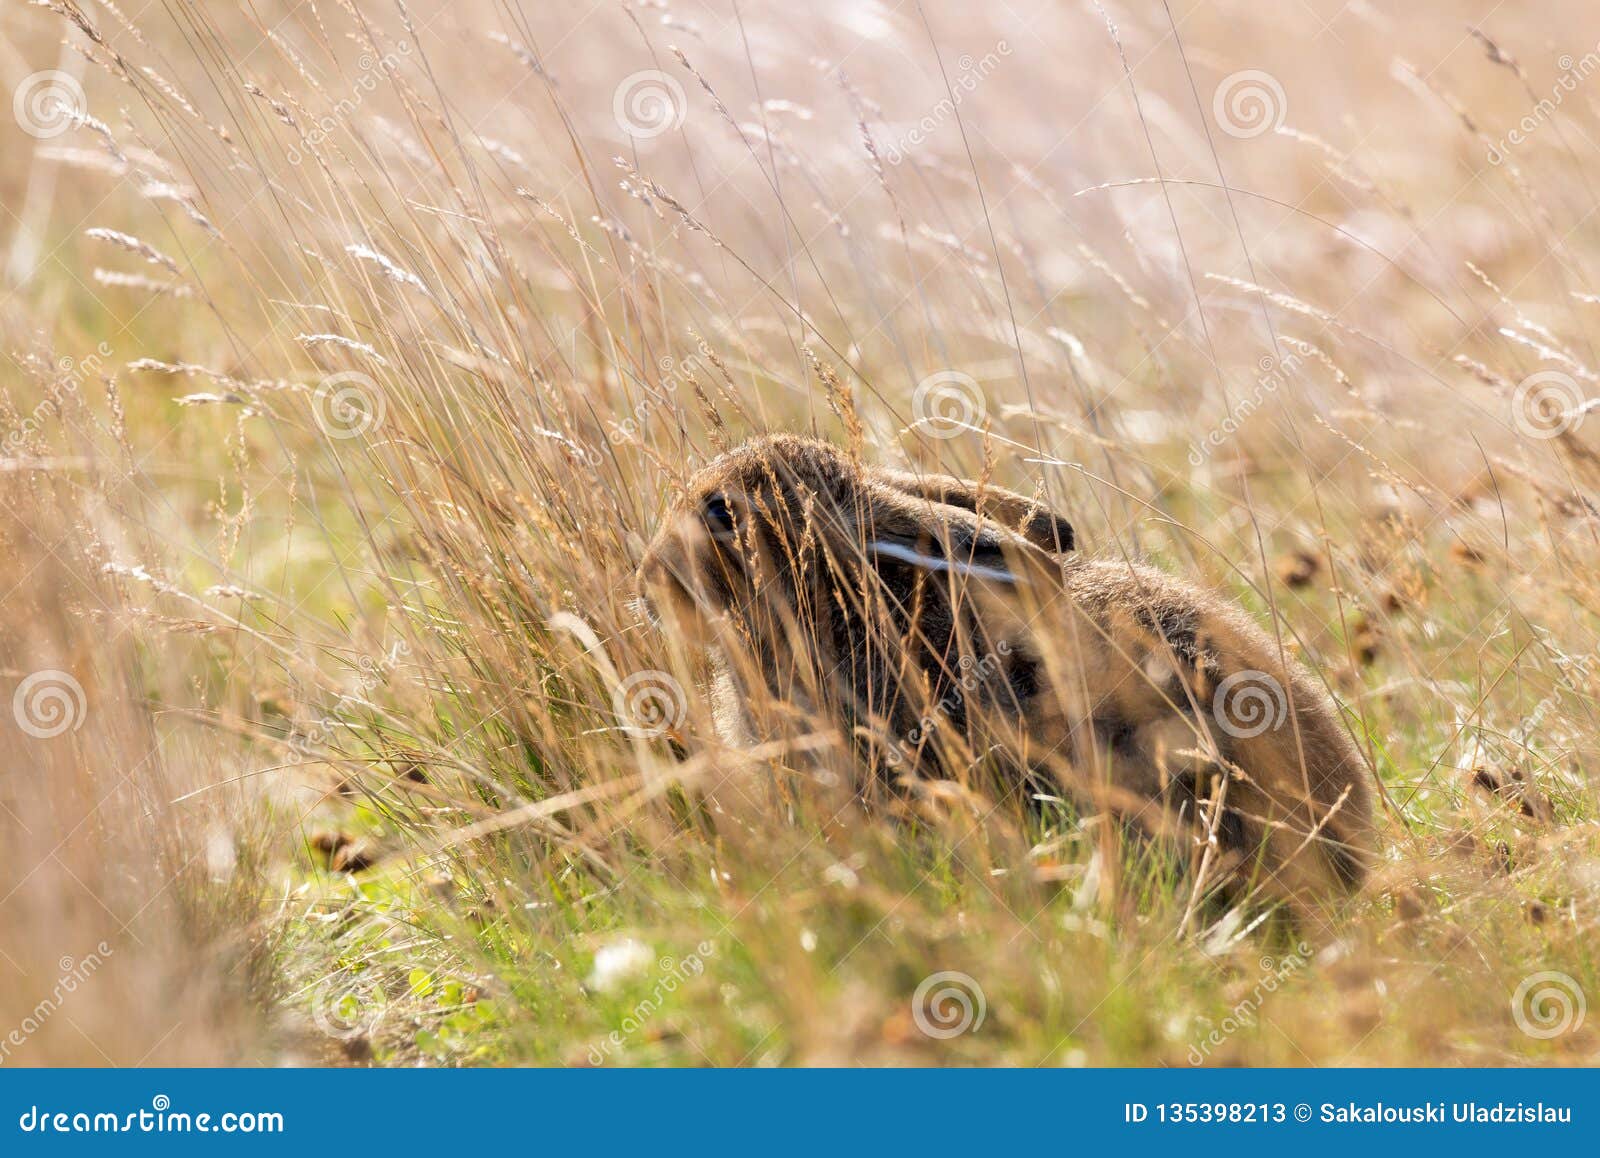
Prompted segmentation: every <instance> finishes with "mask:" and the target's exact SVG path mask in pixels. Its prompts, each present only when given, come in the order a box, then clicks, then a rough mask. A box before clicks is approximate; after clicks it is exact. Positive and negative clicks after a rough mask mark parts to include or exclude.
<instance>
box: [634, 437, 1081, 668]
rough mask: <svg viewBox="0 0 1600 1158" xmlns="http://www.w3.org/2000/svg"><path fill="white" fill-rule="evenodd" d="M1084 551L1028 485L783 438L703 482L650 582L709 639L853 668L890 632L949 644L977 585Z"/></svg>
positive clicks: (685, 503)
mask: <svg viewBox="0 0 1600 1158" xmlns="http://www.w3.org/2000/svg"><path fill="white" fill-rule="evenodd" d="M1072 546H1073V533H1072V528H1071V526H1070V525H1068V523H1067V522H1066V521H1065V520H1064V519H1061V518H1059V517H1058V516H1056V515H1054V514H1052V513H1051V512H1049V511H1048V510H1046V509H1045V508H1043V507H1042V506H1040V504H1038V503H1036V502H1033V501H1031V500H1029V499H1027V498H1024V497H1023V496H1021V495H1018V494H1013V493H1012V492H1009V491H1004V490H1000V489H998V488H993V487H986V486H980V485H979V484H977V483H974V482H967V481H963V480H960V479H955V478H950V477H947V476H936V475H916V474H911V473H907V472H901V471H891V470H884V469H880V468H875V467H864V466H862V465H860V464H858V463H856V462H854V461H852V459H851V458H850V457H849V456H848V455H846V454H845V453H844V452H842V451H840V450H838V449H837V448H835V447H833V446H830V445H828V444H827V443H825V442H820V441H817V440H815V439H807V438H799V437H794V436H790V435H774V436H769V437H765V438H760V439H757V440H755V441H752V442H750V443H747V444H746V445H745V446H743V447H741V448H739V449H738V450H735V451H733V452H731V453H730V454H727V455H724V456H723V457H721V458H719V459H717V460H716V461H715V462H713V463H711V464H710V465H709V466H707V467H706V468H705V469H704V470H702V471H700V472H699V473H698V474H697V475H696V476H694V478H692V479H691V480H690V482H689V485H688V487H687V488H686V492H685V494H684V497H683V499H682V500H681V501H680V502H678V503H677V504H676V505H675V507H674V509H673V510H672V511H671V512H670V513H669V514H668V516H667V519H666V521H665V523H664V525H663V526H662V528H661V530H660V532H659V533H658V535H657V536H656V539H655V541H654V543H652V545H651V547H650V549H649V551H648V553H647V554H646V556H645V558H644V560H643V562H642V565H641V568H640V579H641V586H642V588H643V591H644V593H645V595H646V598H647V599H648V601H649V602H650V604H651V606H652V607H653V608H654V609H655V610H656V611H657V612H658V613H660V614H663V615H666V616H669V617H671V618H672V619H673V620H674V621H676V623H677V624H678V625H679V626H680V627H681V628H683V629H686V630H688V631H690V632H692V633H694V634H695V635H696V636H697V638H699V639H700V640H702V641H705V642H710V639H709V638H708V635H714V636H717V637H719V639H720V641H721V642H723V643H742V644H743V645H744V646H745V647H747V648H750V649H752V650H753V651H755V652H756V653H758V654H769V655H770V654H772V653H773V651H774V649H781V652H782V653H784V654H790V653H793V652H795V651H796V650H803V651H806V652H808V653H810V654H811V655H812V656H814V657H815V656H817V654H818V653H819V652H820V653H822V656H823V657H824V658H826V659H827V660H828V662H829V663H830V664H837V663H839V662H841V661H844V660H846V659H848V658H850V657H851V656H852V655H859V654H860V653H861V651H862V648H863V647H864V646H867V641H868V640H869V639H870V640H873V641H877V642H880V643H881V641H882V640H883V639H884V638H885V637H884V635H883V633H884V632H888V633H889V634H890V635H891V636H897V637H899V638H902V639H903V638H907V637H911V636H920V637H922V638H923V639H924V642H925V645H929V646H935V645H936V644H932V643H930V642H929V641H933V640H940V639H943V640H945V641H946V642H948V639H949V637H950V634H951V630H952V626H953V621H954V620H955V619H957V618H959V616H958V615H957V614H956V610H957V608H959V607H960V606H961V604H962V602H963V600H964V599H965V598H966V593H967V592H969V591H986V592H989V593H990V595H991V596H992V595H993V594H995V593H998V592H1000V591H1004V590H1005V589H1007V588H1010V587H1013V586H1015V585H1017V584H1019V583H1022V582H1024V581H1025V578H1026V577H1027V576H1029V575H1032V574H1058V573H1059V568H1058V565H1057V564H1056V563H1055V562H1054V561H1053V559H1052V557H1053V556H1055V555H1058V554H1060V553H1063V552H1066V551H1069V550H1071V549H1072ZM729 630H732V631H733V632H735V633H736V636H735V637H733V638H730V637H728V636H727V635H726V632H728V631H729Z"/></svg>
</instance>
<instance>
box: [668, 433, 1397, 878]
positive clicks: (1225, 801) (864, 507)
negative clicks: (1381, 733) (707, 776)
mask: <svg viewBox="0 0 1600 1158" xmlns="http://www.w3.org/2000/svg"><path fill="white" fill-rule="evenodd" d="M1074 546H1075V542H1074V534H1073V531H1072V528H1071V526H1070V525H1069V524H1068V523H1067V521H1066V520H1065V519H1063V518H1061V517H1060V516H1059V515H1056V514H1055V513H1053V512H1052V511H1050V510H1049V509H1047V508H1046V507H1044V506H1042V505H1041V504H1040V503H1038V502H1036V501H1034V500H1030V499H1028V498H1026V497H1024V496H1022V495H1018V494H1014V493H1012V492H1010V491H1005V490H1001V489H999V488H995V487H990V486H986V485H981V484H979V483H976V482H971V481H967V480H962V479H956V478H951V477H948V476H933V475H914V474H909V473H906V472H901V471H891V470H885V469H882V468H877V467H870V466H864V465H861V464H859V463H857V462H854V461H852V460H851V458H850V457H849V456H847V455H846V454H844V453H843V452H842V451H840V450H838V449H837V448H835V447H832V446H830V445H828V444H827V443H824V442H820V441H817V440H814V439H806V438H798V437H793V436H788V435H776V436H770V437H765V438H761V439H758V440H755V441H753V442H751V443H749V444H747V445H745V446H743V447H741V448H740V449H738V450H736V451H734V452H732V453H730V454H727V455H724V456H723V457H722V458H720V459H718V460H717V461H715V462H713V463H712V464H711V465H709V466H707V467H706V468H705V469H704V470H702V471H701V472H700V473H699V474H698V475H696V476H695V477H694V479H692V480H691V482H690V484H689V487H688V490H687V494H686V495H685V497H684V499H683V501H681V502H680V503H679V504H678V505H677V506H676V508H675V509H674V511H673V512H672V513H671V515H669V517H668V519H667V521H666V523H665V525H664V526H663V528H662V530H661V531H660V533H659V534H658V536H657V537H656V540H655V542H654V543H653V544H652V545H651V547H650V549H649V551H648V553H647V554H646V556H645V558H644V560H643V562H642V565H641V568H640V575H641V582H642V586H643V588H644V590H645V591H646V593H647V595H648V596H649V598H650V601H651V603H652V604H653V605H654V606H655V607H656V608H657V609H658V610H659V611H661V612H662V613H663V614H664V615H667V616H670V617H671V618H672V619H673V620H674V622H676V623H677V624H679V625H680V626H682V627H684V628H685V629H687V630H691V631H694V632H696V633H698V635H697V638H698V639H699V640H700V641H701V642H703V643H705V644H707V645H708V646H710V647H711V648H712V649H713V650H714V652H716V653H717V654H719V655H720V657H721V661H722V662H721V670H722V671H723V672H724V673H725V679H724V686H723V688H722V701H723V703H722V706H721V711H722V713H723V715H724V717H725V718H724V721H723V723H724V725H725V730H727V731H728V732H730V733H735V734H737V733H739V732H741V731H744V730H747V728H748V721H747V720H746V719H744V714H743V712H742V711H741V708H742V705H743V704H744V703H746V702H747V701H748V700H749V699H750V697H751V696H752V695H754V694H756V693H757V692H758V691H760V692H764V693H766V695H767V696H768V697H770V698H772V699H775V700H778V701H781V702H784V703H787V704H789V705H793V706H794V707H795V708H797V709H799V710H800V711H802V712H805V713H810V714H814V715H820V716H821V717H823V718H825V719H830V720H832V721H834V722H836V723H837V724H838V725H839V726H840V730H841V731H842V732H843V733H844V734H845V735H849V736H852V737H855V738H856V739H858V740H860V741H862V745H863V752H864V754H865V755H866V756H867V758H868V759H869V761H870V762H871V763H873V764H874V765H876V766H877V767H878V768H879V769H880V770H881V771H883V772H887V773H896V772H898V774H899V775H900V776H902V777H904V776H908V775H909V776H937V777H964V776H968V775H970V774H972V772H973V770H974V769H976V768H980V767H987V768H992V769H998V770H999V772H1000V774H1001V776H1002V777H1003V778H1004V779H1005V780H1007V781H1009V782H1010V786H1011V787H1013V788H1017V787H1020V786H1022V785H1023V784H1024V783H1032V784H1035V785H1037V784H1039V783H1049V784H1053V785H1054V786H1055V787H1056V788H1058V789H1060V790H1061V791H1063V792H1065V793H1066V794H1067V795H1068V796H1070V797H1071V798H1072V799H1074V800H1076V801H1078V802H1079V803H1080V804H1082V805H1084V806H1087V807H1091V808H1103V809H1106V810H1110V811H1113V812H1115V813H1117V814H1119V815H1122V816H1125V817H1129V818H1132V819H1134V820H1136V821H1138V822H1140V823H1142V824H1144V825H1146V826H1147V827H1149V828H1150V829H1151V830H1152V831H1158V832H1165V833H1173V832H1177V833H1186V834H1188V835H1189V836H1190V837H1191V838H1193V837H1197V836H1198V837H1203V838H1206V839H1208V840H1209V839H1211V838H1214V843H1213V846H1212V847H1213V848H1214V849H1215V850H1216V851H1217V852H1218V853H1219V854H1220V860H1221V861H1222V862H1223V863H1224V864H1226V865H1229V866H1231V867H1232V868H1234V869H1236V870H1238V871H1239V872H1241V873H1243V872H1246V871H1248V870H1250V869H1259V870H1262V871H1263V872H1264V874H1265V877H1266V879H1267V881H1268V883H1269V886H1270V888H1271V890H1272V891H1273V892H1276V893H1279V894H1282V895H1288V896H1300V895H1305V894H1316V895H1319V896H1326V895H1329V894H1331V893H1337V892H1339V891H1342V890H1346V889H1349V888H1353V887H1354V886H1356V885H1357V884H1358V883H1359V882H1360V881H1361V879H1362V878H1363V876H1364V875H1365V873H1366V870H1367V866H1368V859H1369V856H1370V852H1369V848H1370V841H1371V835H1370V827H1371V800H1370V793H1369V790H1368V787H1367V781H1366V769H1365V765H1364V762H1363V761H1362V759H1361V756H1360V753H1359V752H1358V750H1357V749H1356V747H1355V745H1354V743H1353V742H1352V741H1351V739H1350V737H1349V735H1348V734H1347V733H1346V731H1345V729H1344V728H1343V727H1342V726H1341V725H1340V723H1339V720H1338V717H1337V713H1336V709H1335V707H1334V705H1333V703H1332V701H1331V700H1330V699H1329V697H1328V696H1327V694H1326V693H1325V692H1324V691H1323V690H1322V688H1320V687H1319V686H1318V685H1317V684H1316V683H1315V681H1314V680H1313V679H1312V678H1311V677H1310V675H1309V674H1307V673H1306V671H1305V670H1304V669H1303V668H1301V667H1300V666H1299V665H1298V664H1297V663H1295V662H1294V661H1293V660H1290V659H1287V658H1286V657H1284V656H1282V654H1281V649H1280V648H1279V647H1277V646H1276V645H1275V644H1274V643H1273V641H1272V640H1271V639H1270V638H1269V637H1268V636H1267V635H1266V634H1265V633H1264V632H1263V631H1262V630H1261V629H1260V628H1259V627H1258V626H1256V625H1255V624H1254V623H1253V622H1251V620H1250V619H1249V618H1248V617H1247V616H1246V615H1245V614H1244V613H1243V612H1242V611H1240V610H1239V609H1238V608H1236V607H1235V606H1233V605H1232V604H1230V603H1228V602H1226V601H1224V600H1222V599H1219V598H1218V597H1217V596H1215V595H1214V594H1211V593H1209V592H1206V591H1203V590H1201V589H1199V588H1197V587H1194V586H1192V585H1190V584H1187V583H1184V582H1181V581H1179V580H1177V579H1174V578H1172V577H1171V576H1169V575H1166V574H1164V573H1162V572H1160V571H1156V570H1153V569H1151V568H1148V567H1143V566H1139V565H1135V564H1130V563H1126V562H1112V561H1104V560H1092V559H1083V558H1080V557H1078V556H1076V555H1074V554H1072V553H1071V552H1072V549H1073V547H1074ZM741 672H744V673H752V672H753V673H756V674H755V675H754V676H751V675H748V674H746V675H742V676H741V675H740V674H739V673H741ZM756 683H759V684H760V685H764V686H762V687H760V688H758V687H756V686H754V685H755V684H756ZM1213 859H1214V860H1216V859H1217V858H1216V857H1214V858H1213Z"/></svg>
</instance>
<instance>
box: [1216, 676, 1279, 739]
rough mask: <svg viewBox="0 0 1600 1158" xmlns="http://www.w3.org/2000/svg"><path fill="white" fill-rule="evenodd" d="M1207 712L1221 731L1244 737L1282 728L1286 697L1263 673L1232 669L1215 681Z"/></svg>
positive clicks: (1277, 685) (1275, 682)
mask: <svg viewBox="0 0 1600 1158" xmlns="http://www.w3.org/2000/svg"><path fill="white" fill-rule="evenodd" d="M1211 711H1212V714H1213V715H1215V716H1216V718H1217V724H1218V726H1219V727H1221V729H1222V730H1223V731H1224V732H1226V733H1228V735H1230V736H1235V737H1237V738H1239V739H1241V740H1248V739H1250V738H1251V737H1253V736H1259V735H1261V733H1263V732H1265V731H1268V730H1273V731H1276V730H1277V729H1278V728H1281V727H1283V722H1284V720H1286V719H1288V717H1289V700H1288V697H1287V696H1286V695H1284V691H1283V685H1282V684H1280V683H1279V682H1278V681H1277V680H1275V679H1273V678H1272V677H1271V676H1270V675H1268V674H1267V673H1266V672H1264V671H1255V670H1248V671H1236V672H1234V673H1233V674H1232V675H1230V676H1227V677H1225V678H1224V679H1223V680H1222V682H1221V683H1219V684H1217V691H1216V694H1215V695H1213V696H1212V697H1211Z"/></svg>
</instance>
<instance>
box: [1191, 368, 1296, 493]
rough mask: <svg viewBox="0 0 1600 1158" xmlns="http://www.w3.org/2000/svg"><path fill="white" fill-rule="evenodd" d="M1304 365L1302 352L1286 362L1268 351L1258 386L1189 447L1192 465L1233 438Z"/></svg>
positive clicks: (1202, 461) (1201, 460)
mask: <svg viewBox="0 0 1600 1158" xmlns="http://www.w3.org/2000/svg"><path fill="white" fill-rule="evenodd" d="M1299 365H1300V355H1298V354H1290V355H1289V356H1288V357H1287V358H1285V359H1284V360H1283V361H1282V362H1280V361H1278V360H1277V359H1276V358H1274V357H1273V356H1272V355H1270V354H1267V355H1265V356H1263V357H1262V358H1261V360H1260V361H1259V362H1257V363H1256V366H1257V368H1258V369H1260V371H1261V373H1260V375H1259V376H1258V377H1257V378H1256V388H1255V390H1254V391H1253V392H1252V393H1250V394H1249V395H1248V396H1246V397H1244V398H1242V399H1240V400H1239V401H1238V402H1235V403H1233V404H1232V406H1230V407H1229V409H1228V417H1226V418H1224V419H1223V420H1222V424H1221V425H1220V426H1216V427H1214V428H1212V429H1211V430H1210V431H1209V432H1208V433H1207V434H1206V435H1205V437H1203V438H1201V439H1200V440H1199V441H1198V442H1196V443H1195V444H1194V445H1193V446H1191V447H1190V448H1189V465H1190V466H1201V465H1203V464H1204V463H1205V461H1206V459H1208V458H1210V457H1211V454H1212V452H1213V451H1214V450H1216V449H1217V448H1218V447H1220V446H1222V445H1223V443H1225V442H1227V440H1228V439H1229V438H1231V437H1232V436H1233V435H1235V434H1237V433H1238V431H1239V428H1240V427H1241V426H1243V425H1244V424H1245V421H1246V420H1247V419H1248V418H1249V417H1250V416H1251V415H1252V414H1254V413H1255V412H1256V411H1257V410H1259V409H1261V406H1262V404H1263V403H1264V402H1265V401H1266V398H1267V395H1269V394H1276V393H1277V392H1278V390H1279V389H1280V388H1281V387H1282V386H1283V385H1284V384H1285V383H1286V382H1287V381H1288V380H1289V375H1290V374H1292V373H1293V372H1294V371H1295V369H1296V368H1297V367H1298V366H1299Z"/></svg>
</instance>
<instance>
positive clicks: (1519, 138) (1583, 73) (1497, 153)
mask: <svg viewBox="0 0 1600 1158" xmlns="http://www.w3.org/2000/svg"><path fill="white" fill-rule="evenodd" d="M1556 67H1558V68H1560V69H1561V75H1560V76H1558V77H1556V83H1555V84H1554V85H1553V86H1552V87H1551V89H1550V95H1549V96H1547V97H1543V98H1541V99H1540V101H1539V103H1538V104H1536V105H1534V106H1533V111H1532V112H1530V113H1528V114H1527V115H1526V116H1524V117H1523V118H1522V119H1521V120H1520V121H1518V122H1517V123H1516V125H1515V126H1513V127H1512V128H1511V129H1510V130H1509V131H1508V132H1507V133H1506V135H1505V136H1503V137H1501V138H1500V139H1499V140H1498V141H1495V142H1493V143H1491V144H1490V145H1489V164H1491V165H1500V164H1503V163H1504V162H1505V159H1506V154H1507V153H1508V152H1509V151H1510V150H1511V149H1513V148H1515V147H1516V146H1518V145H1520V144H1522V143H1523V142H1524V141H1526V140H1527V139H1528V138H1529V137H1531V136H1533V134H1534V133H1536V132H1538V131H1539V129H1540V128H1542V127H1543V126H1544V125H1545V124H1546V123H1548V122H1549V121H1550V120H1551V119H1553V118H1554V117H1555V115H1556V110H1557V109H1559V108H1560V107H1561V106H1562V105H1563V104H1564V103H1566V99H1567V96H1568V94H1569V93H1574V92H1577V91H1578V86H1579V85H1581V84H1583V83H1584V82H1585V81H1587V80H1589V78H1590V77H1592V76H1594V75H1595V73H1597V72H1600V44H1597V45H1595V47H1594V48H1593V49H1592V50H1590V51H1589V52H1586V53H1584V54H1583V57H1582V59H1579V60H1573V59H1572V55H1571V54H1570V53H1563V54H1562V55H1561V56H1560V57H1558V58H1557V60H1556Z"/></svg>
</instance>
